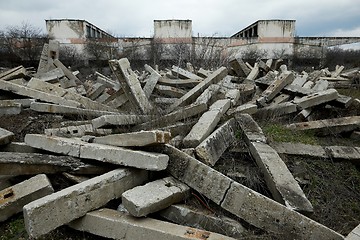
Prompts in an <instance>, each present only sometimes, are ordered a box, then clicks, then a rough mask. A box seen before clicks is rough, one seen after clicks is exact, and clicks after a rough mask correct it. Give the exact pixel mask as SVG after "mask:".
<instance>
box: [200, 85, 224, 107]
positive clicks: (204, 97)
mask: <svg viewBox="0 0 360 240" xmlns="http://www.w3.org/2000/svg"><path fill="white" fill-rule="evenodd" d="M219 90H220V86H219V85H218V84H211V85H210V86H209V87H208V88H207V89H205V91H203V92H202V93H201V94H200V96H199V97H198V98H197V99H196V101H195V102H194V104H201V103H205V104H206V105H209V103H210V102H211V101H212V100H214V99H215V98H216V97H215V95H216V94H217V93H218V92H219Z"/></svg>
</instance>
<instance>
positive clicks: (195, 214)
mask: <svg viewBox="0 0 360 240" xmlns="http://www.w3.org/2000/svg"><path fill="white" fill-rule="evenodd" d="M159 214H160V216H161V217H163V218H165V219H166V220H168V221H171V222H174V223H176V224H180V225H184V226H189V227H194V228H200V229H204V230H206V231H210V232H216V233H219V234H223V235H225V236H229V237H233V238H238V239H241V237H243V236H244V232H246V230H245V228H244V227H243V226H242V225H241V224H240V223H239V222H237V221H235V220H233V219H231V218H228V217H225V216H220V217H218V216H213V215H210V214H208V213H205V212H203V211H199V210H196V211H195V210H192V209H191V208H189V207H188V206H186V205H183V204H175V205H171V206H170V207H168V208H166V209H164V210H161V211H160V212H159Z"/></svg>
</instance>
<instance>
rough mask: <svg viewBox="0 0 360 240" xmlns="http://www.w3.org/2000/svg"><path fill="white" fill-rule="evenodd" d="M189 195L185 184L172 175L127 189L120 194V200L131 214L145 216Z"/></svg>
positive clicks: (188, 189)
mask: <svg viewBox="0 0 360 240" xmlns="http://www.w3.org/2000/svg"><path fill="white" fill-rule="evenodd" d="M189 195H190V188H189V187H188V186H187V185H185V184H183V183H181V182H180V181H178V180H176V179H174V178H173V177H166V178H163V179H159V180H156V181H153V182H149V183H147V184H145V185H143V186H137V187H135V188H133V189H130V190H127V191H126V192H124V193H123V194H122V197H121V200H122V201H121V202H122V204H123V205H124V207H125V208H126V210H127V211H128V212H129V213H130V214H131V215H132V216H134V217H145V216H147V215H148V214H150V213H154V212H157V211H160V210H162V209H165V208H167V207H169V206H170V205H172V204H174V203H178V202H181V201H184V200H185V199H186V198H187V197H188V196H189Z"/></svg>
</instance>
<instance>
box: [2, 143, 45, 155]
mask: <svg viewBox="0 0 360 240" xmlns="http://www.w3.org/2000/svg"><path fill="white" fill-rule="evenodd" d="M0 151H1V152H19V153H36V152H39V151H41V150H39V149H36V148H33V147H31V146H29V145H27V144H26V143H24V142H11V143H9V144H6V145H0Z"/></svg>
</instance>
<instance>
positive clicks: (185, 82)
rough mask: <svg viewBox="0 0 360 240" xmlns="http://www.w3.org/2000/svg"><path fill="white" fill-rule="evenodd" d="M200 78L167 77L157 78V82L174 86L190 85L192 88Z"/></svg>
mask: <svg viewBox="0 0 360 240" xmlns="http://www.w3.org/2000/svg"><path fill="white" fill-rule="evenodd" d="M200 82H201V80H194V79H170V78H167V77H161V78H159V83H160V84H162V85H167V86H176V87H190V88H193V87H195V86H196V85H198V84H199V83H200Z"/></svg>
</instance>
